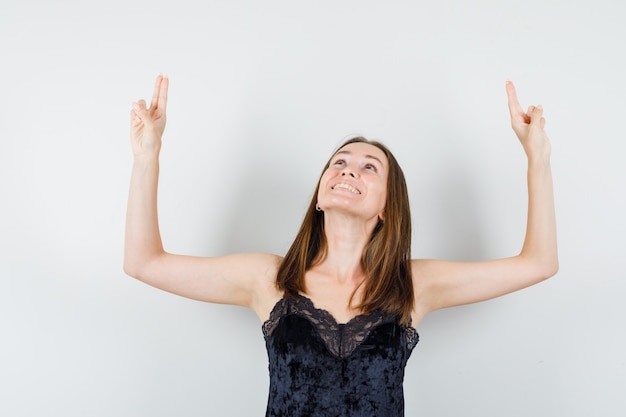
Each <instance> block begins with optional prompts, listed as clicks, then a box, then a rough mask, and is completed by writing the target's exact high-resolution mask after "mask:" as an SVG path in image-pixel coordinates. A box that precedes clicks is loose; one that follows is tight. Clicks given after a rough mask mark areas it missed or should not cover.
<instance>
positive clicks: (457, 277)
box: [413, 81, 558, 316]
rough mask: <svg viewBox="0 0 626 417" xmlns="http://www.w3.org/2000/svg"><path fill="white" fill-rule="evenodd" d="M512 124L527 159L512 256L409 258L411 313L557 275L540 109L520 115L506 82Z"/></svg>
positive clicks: (490, 295) (489, 295)
mask: <svg viewBox="0 0 626 417" xmlns="http://www.w3.org/2000/svg"><path fill="white" fill-rule="evenodd" d="M506 92H507V96H508V105H509V111H510V114H511V126H512V127H513V131H514V132H515V134H516V135H517V137H518V139H519V141H520V143H521V144H522V146H523V148H524V151H525V153H526V156H527V157H528V175H527V180H528V219H527V226H526V236H525V239H524V244H523V246H522V250H521V252H520V253H519V255H517V256H513V257H510V258H505V259H497V260H492V261H485V262H449V261H439V260H414V261H413V276H414V282H415V293H416V315H418V316H421V315H423V314H425V313H427V312H429V311H432V310H436V309H439V308H445V307H451V306H455V305H462V304H469V303H474V302H477V301H483V300H487V299H491V298H495V297H498V296H500V295H504V294H507V293H510V292H513V291H516V290H519V289H522V288H525V287H528V286H530V285H533V284H536V283H538V282H540V281H543V280H544V279H546V278H549V277H551V276H552V275H554V274H556V272H557V270H558V254H557V242H556V220H555V211H554V197H553V191H552V173H551V168H550V152H551V149H550V142H549V140H548V137H547V135H546V133H545V131H544V126H545V119H544V118H543V108H542V106H541V105H538V106H530V107H529V108H528V111H526V112H524V110H523V109H522V107H521V106H520V104H519V101H518V99H517V95H516V92H515V87H514V86H513V83H511V82H510V81H509V82H507V83H506Z"/></svg>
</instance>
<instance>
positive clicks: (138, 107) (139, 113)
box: [133, 100, 152, 124]
mask: <svg viewBox="0 0 626 417" xmlns="http://www.w3.org/2000/svg"><path fill="white" fill-rule="evenodd" d="M133 111H134V115H135V116H136V117H137V118H139V120H141V121H142V122H143V123H144V124H151V122H152V118H151V117H150V114H149V113H148V109H147V108H146V101H145V100H139V101H136V102H134V103H133Z"/></svg>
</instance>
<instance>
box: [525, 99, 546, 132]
mask: <svg viewBox="0 0 626 417" xmlns="http://www.w3.org/2000/svg"><path fill="white" fill-rule="evenodd" d="M529 116H530V124H531V125H533V126H535V127H539V128H543V126H542V124H544V123H545V121H543V122H542V120H543V107H542V106H541V104H538V105H537V106H536V107H535V108H534V109H533V111H532V112H530V114H529Z"/></svg>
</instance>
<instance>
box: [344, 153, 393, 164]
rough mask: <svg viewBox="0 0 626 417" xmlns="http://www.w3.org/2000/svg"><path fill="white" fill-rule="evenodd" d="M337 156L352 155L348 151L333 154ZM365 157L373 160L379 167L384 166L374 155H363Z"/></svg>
mask: <svg viewBox="0 0 626 417" xmlns="http://www.w3.org/2000/svg"><path fill="white" fill-rule="evenodd" d="M337 155H352V152H350V151H338V152H337V153H335V156H337ZM365 157H366V158H369V159H373V160H375V161H378V163H379V164H380V165H382V166H385V165H384V164H383V162H382V161H381V160H380V159H379V158H378V157H376V156H374V155H365Z"/></svg>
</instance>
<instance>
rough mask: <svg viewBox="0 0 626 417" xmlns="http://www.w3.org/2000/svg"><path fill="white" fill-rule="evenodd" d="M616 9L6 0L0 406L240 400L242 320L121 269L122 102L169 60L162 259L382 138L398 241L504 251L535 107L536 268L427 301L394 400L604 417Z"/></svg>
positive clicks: (249, 242) (286, 200) (276, 247)
mask: <svg viewBox="0 0 626 417" xmlns="http://www.w3.org/2000/svg"><path fill="white" fill-rule="evenodd" d="M625 4H626V3H624V2H621V1H618V0H599V1H595V2H576V1H574V2H572V1H549V0H543V1H539V0H527V1H523V2H521V1H515V2H513V1H495V0H492V1H489V0H480V1H465V2H464V1H441V2H435V1H388V2H381V1H363V0H360V1H315V2H314V1H271V0H270V1H263V2H257V1H244V0H229V1H207V2H200V1H187V0H180V1H175V2H164V1H131V2H127V1H124V2H122V1H106V2H103V1H98V2H86V1H85V2H79V1H68V0H65V1H55V2H49V1H43V0H41V1H22V2H8V1H6V0H4V1H3V2H2V6H1V7H0V60H1V64H0V81H1V82H2V86H1V88H0V199H1V200H0V334H1V342H0V415H3V416H41V415H59V416H60V415H63V416H148V415H149V416H155V417H160V416H207V415H219V416H255V415H256V416H259V415H263V414H264V412H265V404H266V399H267V392H268V391H267V389H268V377H267V356H266V353H265V347H264V341H263V337H262V333H261V323H260V322H259V321H258V319H257V318H256V316H255V315H254V314H253V313H252V312H250V311H247V310H245V309H242V308H237V307H231V306H220V305H208V304H203V303H199V302H195V301H191V300H187V299H183V298H179V297H176V296H174V295H170V294H167V293H164V292H161V291H159V290H156V289H153V288H151V287H149V286H146V285H145V284H142V283H140V282H138V281H136V280H134V279H132V278H129V277H127V276H125V275H124V273H123V272H122V251H123V235H124V220H125V219H124V217H125V208H126V207H125V205H126V197H127V190H128V183H129V178H130V169H131V164H132V156H131V151H130V146H129V141H128V124H129V111H130V106H131V102H132V101H134V100H136V99H138V98H146V99H149V98H150V95H151V93H152V86H153V80H154V77H155V76H156V75H157V74H158V73H159V72H163V73H165V74H167V75H168V76H169V77H170V101H169V107H168V127H167V128H166V132H165V137H164V146H163V149H162V154H161V161H162V163H161V182H160V189H159V199H160V200H159V211H160V221H161V229H162V235H163V240H164V242H165V246H166V249H167V250H168V251H170V252H175V253H185V254H195V255H220V254H226V253H233V252H248V251H261V252H272V253H279V254H283V253H284V252H285V251H286V249H287V248H288V247H289V245H290V243H291V240H292V239H293V237H294V235H295V233H296V231H297V229H298V227H299V224H300V221H301V219H302V216H303V214H304V209H305V207H306V206H307V204H308V201H309V198H310V197H311V193H312V192H313V189H314V187H315V182H316V181H317V178H318V175H319V173H320V171H321V168H322V167H323V164H324V163H325V162H326V159H327V158H328V157H329V156H330V154H331V152H332V151H333V150H334V149H335V147H336V146H337V145H339V144H340V143H341V142H342V141H343V140H344V139H347V138H348V137H350V136H352V135H365V136H367V137H370V138H373V139H379V140H381V141H383V142H384V143H386V144H387V145H388V146H389V147H390V148H391V150H392V151H393V152H394V153H395V154H396V156H397V158H398V160H399V162H400V163H401V165H402V166H403V168H404V171H405V174H406V176H407V178H408V183H409V191H410V196H411V204H412V213H413V225H414V233H413V255H414V256H415V257H437V258H443V259H454V260H485V259H491V258H498V257H505V256H511V255H515V254H516V253H517V252H518V251H519V249H520V248H521V244H522V240H523V236H524V231H525V216H526V188H525V187H526V184H525V181H526V172H525V170H526V160H525V156H524V153H523V150H522V148H521V146H520V145H519V143H518V141H517V139H516V137H515V135H514V133H513V132H512V130H511V129H510V126H509V116H508V110H507V107H506V94H505V90H504V83H505V81H506V80H507V79H512V80H513V81H514V82H515V83H516V86H517V88H518V93H519V97H520V101H521V102H522V105H523V106H528V105H530V104H537V103H541V104H543V106H544V108H545V117H546V119H547V126H546V129H547V132H548V134H549V136H550V138H551V141H552V147H553V158H552V161H553V173H554V182H555V193H556V205H557V218H558V231H559V246H560V264H561V268H560V271H559V273H558V275H557V276H556V277H554V278H552V279H551V280H548V281H547V282H545V283H542V284H539V285H537V286H535V287H532V288H529V289H526V290H523V291H520V292H518V293H515V294H512V295H509V296H506V297H502V298H499V299H496V300H493V301H489V302H485V303H481V304H475V305H470V306H465V307H459V308H453V309H448V310H443V311H439V312H435V313H433V314H432V315H430V316H428V317H427V318H426V319H425V320H424V321H423V322H422V323H421V324H420V325H419V327H418V331H419V333H420V336H421V341H420V343H419V344H418V346H417V347H416V349H415V350H414V352H413V356H412V358H411V360H410V361H409V365H408V367H407V371H406V380H405V397H406V410H407V416H414V415H420V416H458V415H467V416H501V415H507V416H527V415H542V416H589V415H596V416H623V415H624V411H625V410H626V400H625V397H624V395H623V394H624V388H625V387H626V359H625V354H624V352H626V337H625V336H624V330H623V329H624V327H625V324H624V318H625V317H626V303H624V297H625V296H626V283H625V282H624V278H625V276H624V275H625V274H624V267H623V258H624V255H625V253H626V251H625V249H626V245H625V244H624V236H625V234H626V227H625V221H624V213H626V204H625V201H624V200H625V199H624V193H625V185H626V184H625V182H626V168H625V165H624V162H623V160H624V155H625V153H626V146H625V144H624V141H625V139H626V138H625V137H624V136H625V135H624V117H625V116H624V115H625V114H626V105H625V104H624V103H625V101H624V96H625V93H626V82H625V77H624V74H625V73H626V64H625V63H624V62H625V61H624V53H623V40H624V39H626V26H624V24H623V22H624V21H626V6H625Z"/></svg>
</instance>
